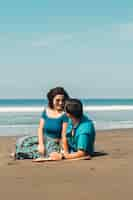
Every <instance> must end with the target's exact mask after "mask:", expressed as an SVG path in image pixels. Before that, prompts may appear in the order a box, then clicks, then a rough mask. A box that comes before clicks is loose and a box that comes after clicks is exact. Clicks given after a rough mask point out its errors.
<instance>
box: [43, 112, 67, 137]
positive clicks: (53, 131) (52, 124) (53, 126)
mask: <svg viewBox="0 0 133 200" xmlns="http://www.w3.org/2000/svg"><path fill="white" fill-rule="evenodd" d="M41 118H42V119H43V120H44V128H43V133H44V135H45V134H46V135H47V136H49V137H51V138H59V139H60V138H61V131H62V124H63V123H64V122H68V117H67V116H66V114H65V113H63V114H62V115H61V116H59V117H57V118H52V117H49V116H48V115H47V113H46V111H44V112H43V113H42V117H41Z"/></svg>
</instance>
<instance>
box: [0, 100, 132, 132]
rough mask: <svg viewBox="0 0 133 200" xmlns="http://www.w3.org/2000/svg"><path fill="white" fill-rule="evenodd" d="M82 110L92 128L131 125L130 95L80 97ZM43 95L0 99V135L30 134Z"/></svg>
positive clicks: (42, 107) (38, 113)
mask: <svg viewBox="0 0 133 200" xmlns="http://www.w3.org/2000/svg"><path fill="white" fill-rule="evenodd" d="M81 101H82V102H83V106H84V112H85V113H86V115H88V116H89V118H91V119H92V120H93V121H94V124H95V128H96V130H109V129H118V128H120V129H124V128H133V99H81ZM46 106H47V101H46V100H43V99H1V100H0V135H3V136H10V135H14V136H17V135H27V134H28V135H29V134H30V135H32V134H33V135H34V134H37V128H38V124H39V119H40V116H41V113H42V111H43V110H44V108H45V107H46Z"/></svg>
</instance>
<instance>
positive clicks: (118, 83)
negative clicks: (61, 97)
mask: <svg viewBox="0 0 133 200" xmlns="http://www.w3.org/2000/svg"><path fill="white" fill-rule="evenodd" d="M132 54H133V1H132V0H126V1H125V0H117V1H116V0H110V1H107V0H93V1H90V0H82V1H81V0H67V1H63V0H38V1H37V0H23V1H18V0H4V1H1V2H0V98H41V97H42V95H45V94H46V93H47V91H48V90H49V89H50V88H51V87H55V86H58V85H61V86H64V87H65V88H66V89H67V90H68V92H69V93H70V94H71V95H72V96H74V97H82V98H85V97H86V98H109V97H112V98H133V55H132Z"/></svg>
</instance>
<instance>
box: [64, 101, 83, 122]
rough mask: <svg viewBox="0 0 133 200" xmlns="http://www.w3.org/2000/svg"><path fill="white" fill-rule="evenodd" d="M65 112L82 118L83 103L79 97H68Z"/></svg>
mask: <svg viewBox="0 0 133 200" xmlns="http://www.w3.org/2000/svg"><path fill="white" fill-rule="evenodd" d="M65 112H67V113H69V114H71V115H72V116H74V117H76V118H77V119H80V118H81V117H82V116H83V105H82V103H81V101H80V100H79V99H73V98H71V99H68V100H67V101H66V104H65Z"/></svg>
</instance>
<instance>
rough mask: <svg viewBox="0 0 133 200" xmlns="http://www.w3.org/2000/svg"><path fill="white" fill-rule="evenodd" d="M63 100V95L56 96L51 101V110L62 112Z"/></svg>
mask: <svg viewBox="0 0 133 200" xmlns="http://www.w3.org/2000/svg"><path fill="white" fill-rule="evenodd" d="M64 103H65V98H64V95H60V94H58V95H56V96H55V97H54V99H53V108H54V109H55V110H59V111H61V110H63V109H64Z"/></svg>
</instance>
